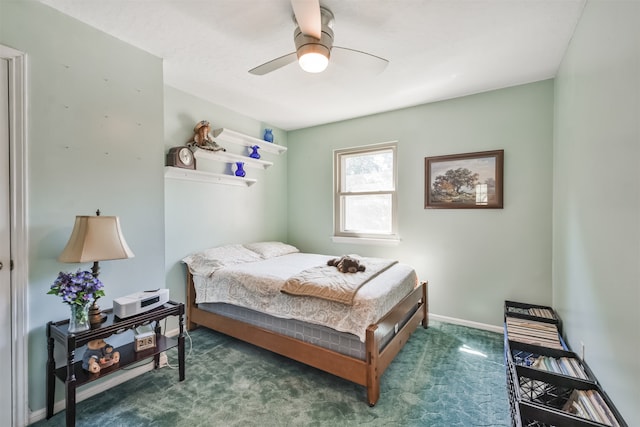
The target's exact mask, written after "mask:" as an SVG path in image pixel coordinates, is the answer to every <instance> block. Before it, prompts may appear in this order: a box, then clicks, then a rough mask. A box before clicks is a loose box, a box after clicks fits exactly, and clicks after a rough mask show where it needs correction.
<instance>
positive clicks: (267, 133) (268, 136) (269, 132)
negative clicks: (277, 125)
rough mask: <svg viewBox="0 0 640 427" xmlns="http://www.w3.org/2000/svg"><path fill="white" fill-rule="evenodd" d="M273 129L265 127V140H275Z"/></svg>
mask: <svg viewBox="0 0 640 427" xmlns="http://www.w3.org/2000/svg"><path fill="white" fill-rule="evenodd" d="M272 131H273V129H265V130H264V138H263V139H264V140H265V141H267V142H273V132H272Z"/></svg>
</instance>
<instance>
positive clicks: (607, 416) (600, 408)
mask: <svg viewBox="0 0 640 427" xmlns="http://www.w3.org/2000/svg"><path fill="white" fill-rule="evenodd" d="M562 410H563V411H565V412H569V413H570V414H574V415H577V416H579V417H582V418H586V419H588V420H591V421H596V422H599V423H601V424H604V425H607V426H612V427H619V426H620V424H619V423H618V420H617V419H616V417H615V415H613V412H612V411H611V409H610V408H609V405H607V403H606V402H605V401H604V399H603V398H602V396H601V395H600V393H599V392H598V391H597V390H573V392H572V393H571V396H569V399H568V400H567V402H566V403H565V404H564V406H563V408H562Z"/></svg>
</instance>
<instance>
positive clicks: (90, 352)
mask: <svg viewBox="0 0 640 427" xmlns="http://www.w3.org/2000/svg"><path fill="white" fill-rule="evenodd" d="M119 361H120V353H119V352H117V351H113V346H112V345H110V344H107V343H106V342H105V340H103V339H99V340H93V341H89V342H88V343H87V350H86V351H85V352H84V356H83V357H82V367H83V368H84V370H85V371H89V372H91V373H92V374H97V373H98V372H100V370H101V369H103V368H107V367H109V366H111V365H113V364H115V363H118V362H119Z"/></svg>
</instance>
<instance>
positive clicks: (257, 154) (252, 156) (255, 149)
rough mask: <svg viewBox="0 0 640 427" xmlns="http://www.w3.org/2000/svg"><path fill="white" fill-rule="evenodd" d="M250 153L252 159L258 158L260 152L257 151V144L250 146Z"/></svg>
mask: <svg viewBox="0 0 640 427" xmlns="http://www.w3.org/2000/svg"><path fill="white" fill-rule="evenodd" d="M249 148H251V150H252V151H251V154H249V157H251V158H252V159H259V158H260V153H258V148H260V146H259V145H253V146H251V147H249Z"/></svg>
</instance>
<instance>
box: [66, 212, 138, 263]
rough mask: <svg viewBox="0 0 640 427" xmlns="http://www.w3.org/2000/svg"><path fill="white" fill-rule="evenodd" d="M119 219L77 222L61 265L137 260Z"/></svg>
mask: <svg viewBox="0 0 640 427" xmlns="http://www.w3.org/2000/svg"><path fill="white" fill-rule="evenodd" d="M134 256H135V255H134V254H133V252H132V251H131V249H130V248H129V246H128V245H127V242H126V241H125V240H124V236H123V235H122V230H121V229H120V220H119V219H118V217H117V216H80V215H78V216H76V222H75V224H74V226H73V231H72V232H71V237H69V241H68V242H67V246H66V247H65V248H64V250H63V251H62V253H61V254H60V256H59V257H58V261H61V262H90V261H106V260H110V259H124V258H133V257H134Z"/></svg>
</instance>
